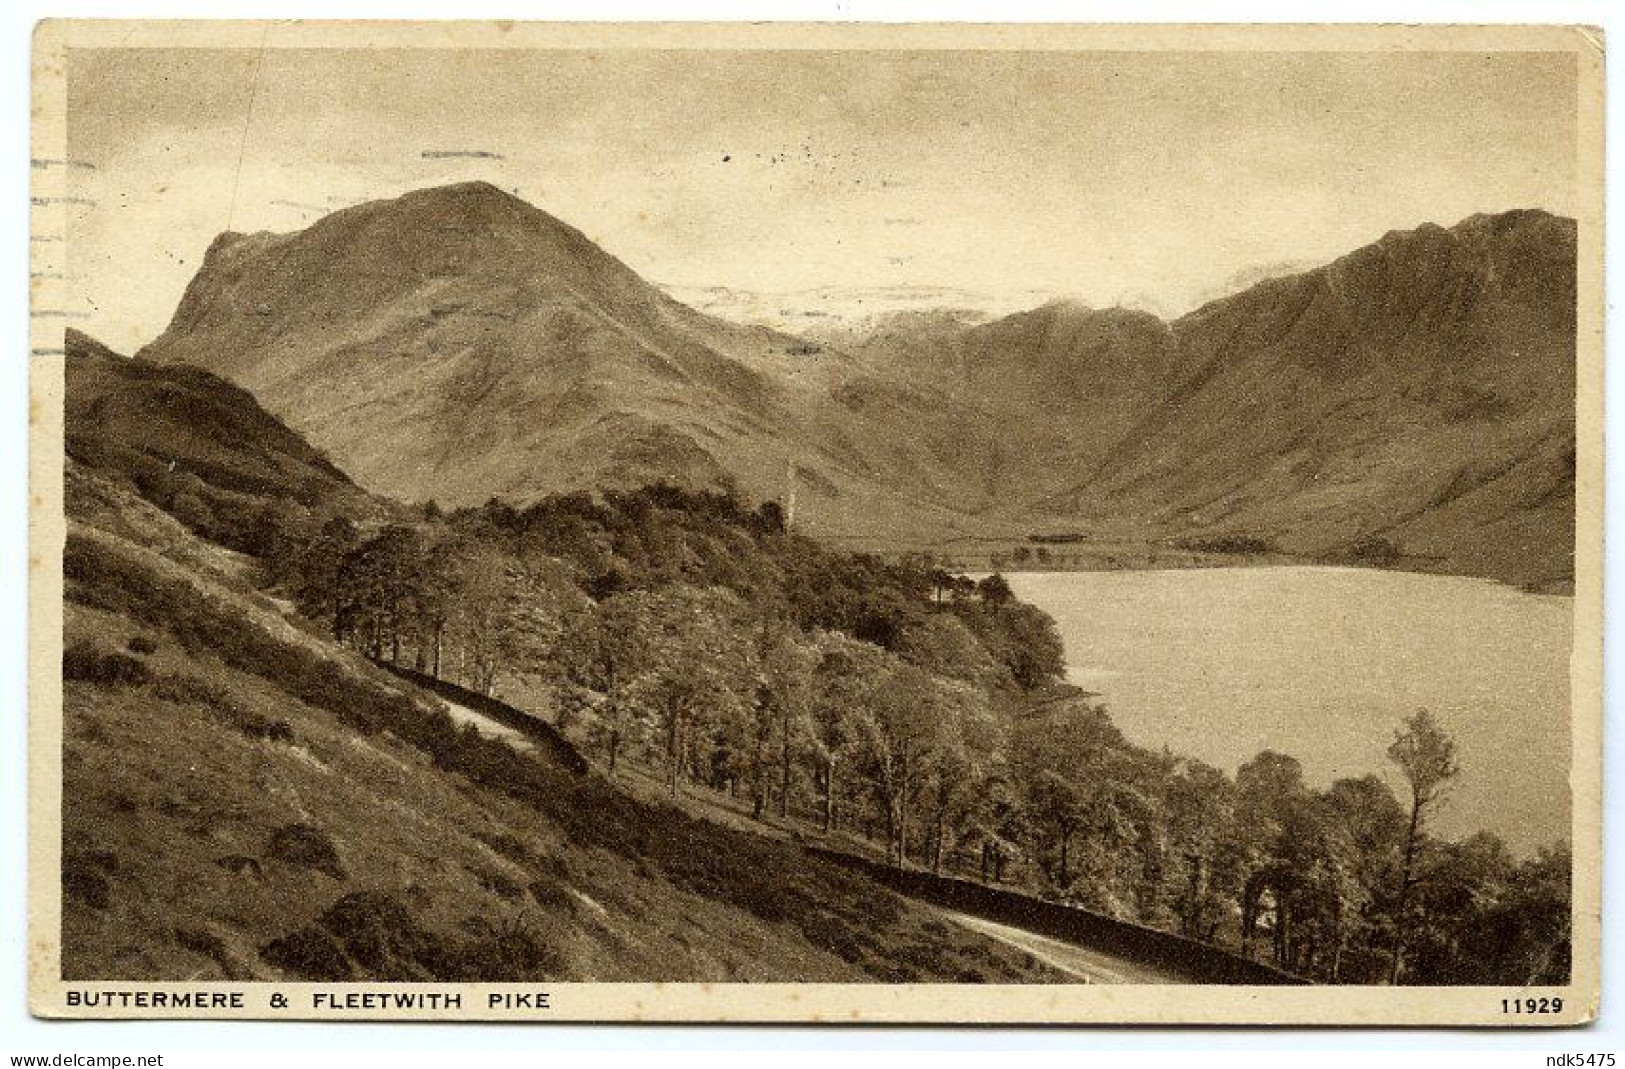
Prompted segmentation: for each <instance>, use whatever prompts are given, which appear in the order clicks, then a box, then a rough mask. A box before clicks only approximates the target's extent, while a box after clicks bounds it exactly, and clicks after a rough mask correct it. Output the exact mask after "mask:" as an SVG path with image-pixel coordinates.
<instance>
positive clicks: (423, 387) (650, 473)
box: [143, 183, 947, 526]
mask: <svg viewBox="0 0 1625 1069" xmlns="http://www.w3.org/2000/svg"><path fill="white" fill-rule="evenodd" d="M143 355H146V356H149V357H151V358H152V359H155V360H160V361H165V362H188V363H195V364H199V365H202V366H204V367H207V368H210V369H211V370H214V371H217V372H219V373H221V374H223V375H226V376H228V377H229V378H231V379H232V380H233V381H235V382H238V383H240V384H242V385H244V386H246V387H247V388H249V389H250V390H252V391H253V392H254V394H255V396H257V397H258V398H259V399H260V400H261V401H262V402H263V403H264V404H265V405H266V406H267V407H268V408H269V409H270V410H271V411H272V412H275V413H276V414H278V415H279V416H281V417H283V418H284V419H285V420H287V422H288V423H289V424H290V425H291V426H292V427H294V429H296V430H298V431H300V432H302V433H304V434H305V435H307V436H308V437H309V438H310V439H311V440H312V441H314V442H317V443H319V444H320V445H321V446H322V447H323V448H324V449H326V450H327V451H328V452H329V453H330V454H331V455H332V456H333V457H334V458H335V460H336V461H337V462H338V463H339V465H340V466H341V467H343V468H344V469H345V470H346V471H348V472H350V473H352V474H353V475H354V476H355V477H356V478H357V479H359V480H360V482H361V483H362V484H363V485H364V486H366V487H368V488H369V489H372V490H375V491H378V492H381V493H384V494H387V495H390V496H392V497H396V498H400V499H405V500H423V499H427V498H431V497H433V498H438V499H439V500H441V501H442V502H448V503H456V504H467V503H477V502H480V501H484V500H485V499H486V498H488V497H490V496H492V495H501V496H504V497H507V498H510V499H516V500H525V499H528V498H533V497H536V496H540V495H541V494H544V493H547V492H551V491H557V490H564V489H573V488H577V487H581V486H594V485H641V484H644V483H647V482H651V481H654V480H655V479H657V478H664V479H668V480H672V481H675V482H678V483H681V484H685V485H691V486H705V485H716V484H720V483H722V482H724V481H727V480H736V481H737V482H738V483H739V484H741V485H742V486H743V487H744V488H745V489H746V490H747V491H748V492H750V493H752V494H753V495H754V496H758V497H766V496H773V495H777V494H779V493H781V492H782V491H783V489H784V486H785V483H786V475H787V471H788V470H789V469H790V468H791V467H792V466H793V467H795V468H796V469H797V471H798V474H799V479H798V481H799V482H800V483H801V491H802V493H803V494H804V495H806V496H807V497H808V498H810V499H821V500H822V501H823V502H824V507H822V508H820V509H818V510H816V511H817V513H818V514H819V515H820V516H821V517H824V518H825V519H826V520H827V521H828V522H829V523H830V524H831V525H834V526H839V525H841V524H843V523H857V522H859V521H865V522H869V523H873V522H874V521H875V519H876V517H882V519H883V518H884V517H885V516H886V515H887V514H892V515H904V514H906V512H910V511H918V510H921V509H923V510H925V511H927V512H929V511H931V509H932V502H930V501H929V500H927V499H922V500H920V501H917V502H915V503H913V505H912V506H906V505H905V503H904V502H899V501H893V500H891V499H889V497H888V495H887V494H885V493H883V492H881V490H880V489H879V487H878V486H877V483H879V484H880V485H883V486H887V487H895V486H898V485H908V484H909V483H910V481H911V480H912V479H913V478H915V477H916V476H918V475H924V476H926V477H928V478H929V477H930V475H931V474H932V473H933V471H934V470H940V469H941V468H942V464H941V462H940V461H939V460H937V459H936V458H933V457H932V456H930V455H929V453H928V452H925V451H922V450H918V449H914V448H911V447H910V446H909V445H908V444H907V443H901V444H899V443H896V442H893V441H891V440H890V434H889V432H890V428H889V426H888V425H886V424H884V423H882V422H877V421H875V420H872V419H870V418H869V417H868V416H867V415H865V414H863V413H861V412H854V411H853V410H852V409H850V408H848V407H844V406H842V405H841V404H839V403H838V402H837V401H836V400H835V399H834V398H832V396H831V394H830V390H829V382H830V381H831V379H832V378H842V377H844V371H843V368H842V364H843V363H844V358H843V357H842V356H841V355H840V354H839V353H836V352H834V351H827V350H822V349H821V348H820V347H818V346H816V345H809V344H808V343H806V342H803V341H800V340H798V339H794V338H790V337H788V336H785V335H780V334H775V333H773V332H772V331H770V330H767V329H764V328H747V327H740V326H735V325H732V324H728V323H724V322H722V321H721V320H717V319H713V318H711V317H709V316H705V315H702V314H700V313H698V312H695V311H693V310H692V309H689V308H687V307H685V306H683V305H681V304H679V303H677V302H676V301H674V300H672V299H671V298H669V297H667V296H665V295H664V294H663V293H661V292H660V291H659V290H658V289H656V288H655V287H654V286H652V285H650V284H648V283H646V282H644V281H643V280H642V279H641V278H639V277H638V276H637V275H636V274H635V273H633V272H632V271H631V270H630V269H629V268H627V267H626V266H625V265H624V264H622V263H621V262H620V261H618V260H616V259H615V258H613V257H611V256H609V255H608V254H607V253H605V252H603V251H602V250H601V249H599V248H598V247H597V246H595V245H594V244H592V242H590V241H588V240H587V239H586V238H585V237H584V236H583V235H582V234H581V233H580V232H579V231H576V230H574V229H572V228H571V227H568V226H566V225H565V224H563V223H561V222H559V221H558V220H557V219H554V218H553V217H552V216H550V215H548V214H546V213H545V212H542V211H540V210H538V209H536V208H533V207H531V206H530V205H528V204H525V203H524V202H522V201H520V200H518V199H516V198H514V197H511V196H509V195H507V194H505V193H502V192H500V191H498V190H497V189H495V188H494V187H491V186H488V185H485V184H483V183H471V184H467V185H459V186H449V187H444V188H440V189H431V190H424V191H419V192H416V193H411V194H407V195H405V196H403V197H400V198H397V199H395V200H392V201H383V202H376V203H371V204H364V205H360V206H358V207H355V208H351V209H347V210H345V211H341V212H336V213H334V214H332V215H330V216H328V217H326V218H324V219H323V220H321V221H320V222H318V223H316V224H315V225H313V226H311V227H310V228H309V229H307V230H304V231H300V232H298V233H294V234H287V235H270V234H258V235H252V236H241V235H231V234H228V235H223V236H221V237H220V238H219V239H217V240H216V242H215V243H214V245H213V246H212V247H211V248H210V250H209V253H208V256H207V258H206V260H205V263H204V265H203V268H202V269H201V270H200V272H199V273H198V276H197V277H196V279H194V281H193V283H192V284H191V286H190V287H189V289H188V290H187V293H186V295H185V298H184V299H183V300H182V302H181V304H180V306H179V308H178V309H177V311H176V313H175V317H174V320H173V322H172V323H171V324H170V327H169V329H168V330H167V331H166V332H165V333H164V334H163V335H162V336H161V337H160V338H158V339H157V340H156V341H155V342H154V343H153V344H152V345H151V346H149V347H148V348H147V349H146V350H144V353H143ZM938 481H940V482H946V481H947V480H946V479H945V478H943V479H939V480H938ZM883 522H884V519H883Z"/></svg>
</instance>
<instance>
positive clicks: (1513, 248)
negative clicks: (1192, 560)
mask: <svg viewBox="0 0 1625 1069" xmlns="http://www.w3.org/2000/svg"><path fill="white" fill-rule="evenodd" d="M1574 240H1575V234H1574V224H1573V222H1572V221H1570V220H1566V219H1560V218H1557V217H1554V216H1551V215H1548V214H1546V213H1544V212H1538V211H1526V212H1510V213H1506V214H1503V215H1497V216H1475V217H1473V218H1471V219H1468V220H1465V221H1464V222H1462V223H1461V224H1459V225H1457V226H1455V227H1453V228H1450V229H1448V230H1447V229H1444V228H1441V227H1437V226H1425V227H1422V228H1419V229H1417V230H1415V231H1410V232H1396V233H1391V234H1389V235H1387V236H1386V237H1384V238H1383V239H1382V240H1381V241H1378V242H1376V243H1374V244H1372V245H1369V246H1366V247H1364V248H1362V249H1360V250H1357V251H1356V252H1354V253H1351V254H1350V255H1348V256H1345V257H1343V258H1342V259H1340V260H1338V261H1336V262H1335V263H1332V264H1329V265H1327V266H1325V267H1322V268H1317V269H1315V270H1312V271H1307V272H1303V273H1301V274H1295V275H1289V276H1286V277H1281V278H1272V279H1268V280H1266V281H1264V282H1261V283H1259V284H1257V285H1255V286H1253V287H1252V288H1250V289H1248V290H1246V291H1245V292H1243V293H1240V294H1237V295H1235V296H1232V297H1228V298H1225V299H1223V300H1219V301H1214V302H1212V303H1210V304H1208V305H1206V306H1204V307H1203V308H1201V309H1199V310H1197V311H1195V312H1193V313H1191V314H1189V315H1187V316H1185V317H1182V318H1181V319H1178V320H1176V321H1174V322H1173V323H1170V324H1167V325H1164V324H1162V323H1161V322H1159V321H1158V320H1156V319H1155V318H1153V317H1151V316H1149V315H1146V314H1144V313H1137V312H1130V311H1125V310H1121V309H1107V310H1093V309H1088V308H1083V307H1080V306H1076V305H1071V304H1066V303H1060V302H1056V303H1051V304H1049V305H1045V306H1044V307H1042V308H1039V309H1035V310H1033V311H1031V312H1024V313H1020V314H1017V315H1014V316H1009V317H1006V318H1004V319H1001V320H998V321H996V322H993V323H989V324H983V325H978V326H973V327H968V328H959V327H955V326H953V325H952V324H951V323H944V322H943V321H941V320H938V321H934V322H925V321H917V322H914V323H901V324H893V325H891V327H890V328H889V329H881V330H878V331H876V332H875V333H874V334H873V335H871V336H870V337H869V338H867V339H865V340H864V341H862V342H861V343H860V344H858V345H856V346H855V351H856V352H858V353H859V355H860V356H861V357H863V358H865V359H866V360H867V362H868V364H869V366H871V367H874V368H879V369H882V370H881V371H880V373H881V374H890V375H893V376H897V377H900V378H913V379H915V380H917V381H926V382H931V383H935V384H936V385H937V387H938V388H939V389H940V390H941V391H942V392H944V393H945V394H948V395H950V396H952V397H954V398H955V399H956V400H957V401H959V402H961V404H962V405H964V406H966V407H968V408H970V409H972V410H973V411H974V413H975V414H976V416H975V417H967V415H966V412H965V410H964V409H951V408H944V409H942V410H940V411H937V412H935V413H932V414H929V415H927V416H926V417H925V418H926V419H927V420H930V419H935V420H939V421H944V422H951V423H955V424H957V425H960V426H971V427H974V426H977V425H978V420H977V418H976V417H979V421H980V425H981V426H984V427H997V428H998V429H999V432H1000V435H999V439H998V444H997V445H995V446H994V447H993V448H992V449H991V450H990V451H989V452H987V453H986V454H985V455H984V456H983V458H982V459H983V460H984V464H983V466H982V467H981V468H980V469H978V470H977V471H975V472H967V473H966V474H967V475H969V476H973V477H980V478H982V479H983V480H985V484H984V485H985V488H986V492H987V493H988V495H989V497H998V498H999V499H1001V500H1002V502H1003V506H1002V507H1001V508H999V509H998V510H997V512H996V513H994V514H990V515H989V516H987V517H986V518H987V519H988V520H989V521H993V520H995V519H996V520H998V521H1002V522H1003V523H1004V524H1005V525H1006V528H1007V529H1008V530H1016V531H1019V530H1030V529H1033V528H1034V527H1037V528H1039V529H1051V530H1076V531H1084V532H1088V533H1092V534H1095V535H1099V536H1102V537H1105V536H1111V537H1114V538H1119V539H1134V538H1139V539H1157V540H1177V541H1194V542H1217V541H1223V540H1226V539H1230V540H1235V539H1239V538H1246V539H1249V540H1255V541H1259V542H1267V543H1270V544H1272V545H1274V546H1275V547H1276V548H1278V549H1280V550H1282V551H1285V552H1288V553H1292V554H1296V555H1303V556H1308V557H1311V558H1315V559H1345V558H1347V559H1360V560H1366V561H1368V562H1371V563H1380V564H1399V565H1403V566H1407V567H1420V568H1436V569H1439V570H1448V571H1460V572H1467V573H1471V574H1479V575H1487V576H1494V577H1497V578H1502V579H1507V580H1509V581H1513V582H1517V583H1520V584H1527V585H1532V586H1537V587H1559V586H1561V585H1562V584H1563V583H1564V582H1565V581H1566V580H1568V579H1569V578H1571V577H1572V567H1573V565H1572V555H1573V514H1574V472H1573V463H1574V433H1575V428H1574V389H1575V333H1574V331H1575V262H1574Z"/></svg>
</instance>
